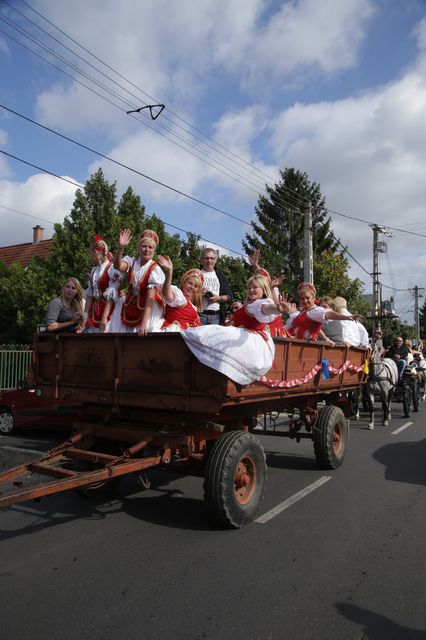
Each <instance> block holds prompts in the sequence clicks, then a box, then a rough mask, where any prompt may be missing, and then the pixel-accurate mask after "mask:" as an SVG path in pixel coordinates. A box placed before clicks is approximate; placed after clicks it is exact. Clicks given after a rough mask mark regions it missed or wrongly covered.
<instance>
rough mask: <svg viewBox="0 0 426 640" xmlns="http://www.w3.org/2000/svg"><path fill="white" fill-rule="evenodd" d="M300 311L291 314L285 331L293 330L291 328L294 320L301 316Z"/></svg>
mask: <svg viewBox="0 0 426 640" xmlns="http://www.w3.org/2000/svg"><path fill="white" fill-rule="evenodd" d="M299 313H300V311H293V313H290V315H289V316H288V318H287V321H286V323H285V325H284V328H285V329H291V327H292V326H293V322H294V319H295V318H297V316H298V315H299Z"/></svg>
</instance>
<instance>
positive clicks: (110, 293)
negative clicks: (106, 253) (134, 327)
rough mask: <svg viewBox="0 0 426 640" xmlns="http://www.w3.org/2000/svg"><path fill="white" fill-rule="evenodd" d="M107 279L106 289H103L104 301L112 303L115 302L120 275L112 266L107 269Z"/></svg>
mask: <svg viewBox="0 0 426 640" xmlns="http://www.w3.org/2000/svg"><path fill="white" fill-rule="evenodd" d="M108 279H109V281H108V288H107V289H105V292H104V298H105V300H112V301H113V302H117V300H118V291H119V289H120V284H121V279H122V273H121V272H120V271H118V270H117V269H115V268H114V266H113V265H111V266H110V268H109V269H108Z"/></svg>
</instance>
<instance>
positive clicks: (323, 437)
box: [313, 405, 349, 469]
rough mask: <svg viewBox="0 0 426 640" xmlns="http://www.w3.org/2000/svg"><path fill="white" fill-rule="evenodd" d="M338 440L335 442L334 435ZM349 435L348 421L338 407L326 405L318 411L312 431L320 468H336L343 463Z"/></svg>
mask: <svg viewBox="0 0 426 640" xmlns="http://www.w3.org/2000/svg"><path fill="white" fill-rule="evenodd" d="M336 435H337V436H338V438H339V442H338V443H336V441H335V436H336ZM348 437H349V427H348V422H347V420H346V418H345V416H344V415H343V411H342V410H341V409H339V407H334V406H333V405H327V406H326V407H324V409H322V410H321V411H320V414H319V418H318V424H317V425H316V427H315V429H314V431H313V439H314V452H315V457H316V460H317V463H318V465H319V466H320V467H321V469H336V468H337V467H340V465H341V464H342V463H343V460H344V457H345V453H346V443H347V441H348Z"/></svg>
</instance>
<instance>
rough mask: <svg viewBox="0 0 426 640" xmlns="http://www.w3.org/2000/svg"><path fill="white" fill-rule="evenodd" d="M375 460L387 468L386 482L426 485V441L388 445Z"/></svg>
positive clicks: (376, 452) (374, 454)
mask: <svg viewBox="0 0 426 640" xmlns="http://www.w3.org/2000/svg"><path fill="white" fill-rule="evenodd" d="M373 458H374V459H375V460H377V461H378V462H380V464H383V465H384V466H385V467H386V469H385V478H386V480H395V481H397V482H411V483H413V484H420V485H424V484H426V464H425V460H426V439H423V440H421V441H418V442H393V443H391V444H386V445H385V446H384V447H381V448H380V449H377V451H375V452H374V453H373Z"/></svg>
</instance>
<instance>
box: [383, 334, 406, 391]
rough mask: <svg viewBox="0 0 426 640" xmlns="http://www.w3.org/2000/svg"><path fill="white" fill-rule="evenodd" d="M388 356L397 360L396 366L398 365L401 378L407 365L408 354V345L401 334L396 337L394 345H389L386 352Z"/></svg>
mask: <svg viewBox="0 0 426 640" xmlns="http://www.w3.org/2000/svg"><path fill="white" fill-rule="evenodd" d="M386 356H387V357H388V358H392V360H395V362H396V366H397V367H398V374H399V379H400V380H401V378H402V374H403V373H404V369H405V367H406V366H407V356H408V347H407V345H406V344H404V340H403V338H402V337H401V336H397V337H396V338H395V339H394V341H393V345H392V346H391V347H389V349H388V350H387V352H386Z"/></svg>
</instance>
